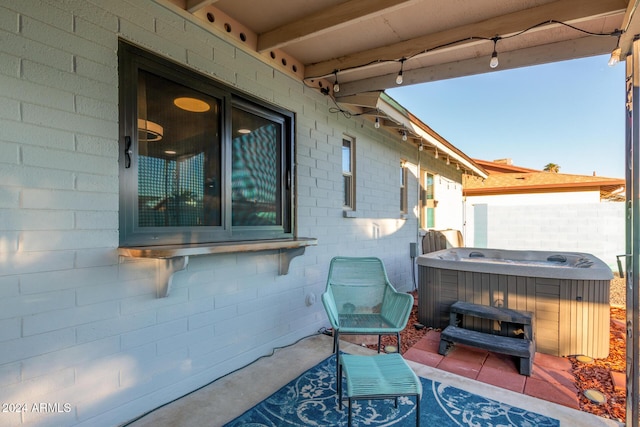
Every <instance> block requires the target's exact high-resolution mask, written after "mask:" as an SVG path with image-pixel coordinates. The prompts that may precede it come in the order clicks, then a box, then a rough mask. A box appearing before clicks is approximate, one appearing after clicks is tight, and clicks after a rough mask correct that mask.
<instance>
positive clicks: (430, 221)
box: [420, 171, 436, 229]
mask: <svg viewBox="0 0 640 427" xmlns="http://www.w3.org/2000/svg"><path fill="white" fill-rule="evenodd" d="M434 184H435V183H434V175H433V174H432V173H429V172H426V171H422V183H421V197H420V199H421V203H422V209H421V224H420V225H421V227H422V228H424V229H429V228H434V227H435V223H436V218H435V216H436V200H435V197H434Z"/></svg>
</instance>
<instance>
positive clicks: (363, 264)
mask: <svg viewBox="0 0 640 427" xmlns="http://www.w3.org/2000/svg"><path fill="white" fill-rule="evenodd" d="M322 304H323V305H324V308H325V310H326V311H327V316H328V317H329V322H330V323H331V327H332V328H333V352H334V353H335V354H336V363H337V360H338V358H339V357H338V356H339V351H340V335H344V334H349V335H378V353H380V344H381V337H382V335H396V337H397V340H398V352H400V350H401V342H400V331H402V330H403V329H404V328H405V327H406V326H407V321H408V320H409V315H410V314H411V308H412V307H413V296H411V295H410V294H406V293H401V292H398V291H396V290H395V288H394V287H393V285H392V284H391V283H390V282H389V278H388V277H387V272H386V270H385V268H384V264H383V263H382V261H381V260H380V259H378V258H373V257H365V258H351V257H335V258H333V259H332V260H331V265H330V267H329V276H328V278H327V287H326V290H325V292H324V293H323V294H322Z"/></svg>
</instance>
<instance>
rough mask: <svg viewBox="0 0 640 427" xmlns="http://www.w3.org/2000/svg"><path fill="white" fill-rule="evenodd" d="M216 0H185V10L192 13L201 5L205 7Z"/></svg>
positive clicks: (200, 7)
mask: <svg viewBox="0 0 640 427" xmlns="http://www.w3.org/2000/svg"><path fill="white" fill-rule="evenodd" d="M217 1H218V0H187V2H186V5H185V10H187V11H188V12H189V13H194V12H196V11H198V10H200V9H202V8H203V7H207V6H209V5H212V4H214V3H215V2H217Z"/></svg>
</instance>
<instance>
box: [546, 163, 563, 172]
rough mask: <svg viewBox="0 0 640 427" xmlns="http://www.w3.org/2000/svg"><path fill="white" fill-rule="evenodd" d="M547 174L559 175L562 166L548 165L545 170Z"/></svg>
mask: <svg viewBox="0 0 640 427" xmlns="http://www.w3.org/2000/svg"><path fill="white" fill-rule="evenodd" d="M543 170H544V171H545V172H551V173H558V172H560V165H557V164H555V163H547V164H546V166H545V167H544V169H543Z"/></svg>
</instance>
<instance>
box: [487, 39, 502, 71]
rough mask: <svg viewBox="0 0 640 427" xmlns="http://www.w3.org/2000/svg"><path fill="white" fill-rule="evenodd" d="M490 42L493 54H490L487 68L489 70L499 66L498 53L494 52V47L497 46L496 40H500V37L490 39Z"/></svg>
mask: <svg viewBox="0 0 640 427" xmlns="http://www.w3.org/2000/svg"><path fill="white" fill-rule="evenodd" d="M491 40H493V53H492V54H491V61H489V67H491V68H496V67H497V66H498V64H499V62H498V52H497V51H496V46H497V44H498V40H500V37H498V36H496V37H494V38H492V39H491Z"/></svg>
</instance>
